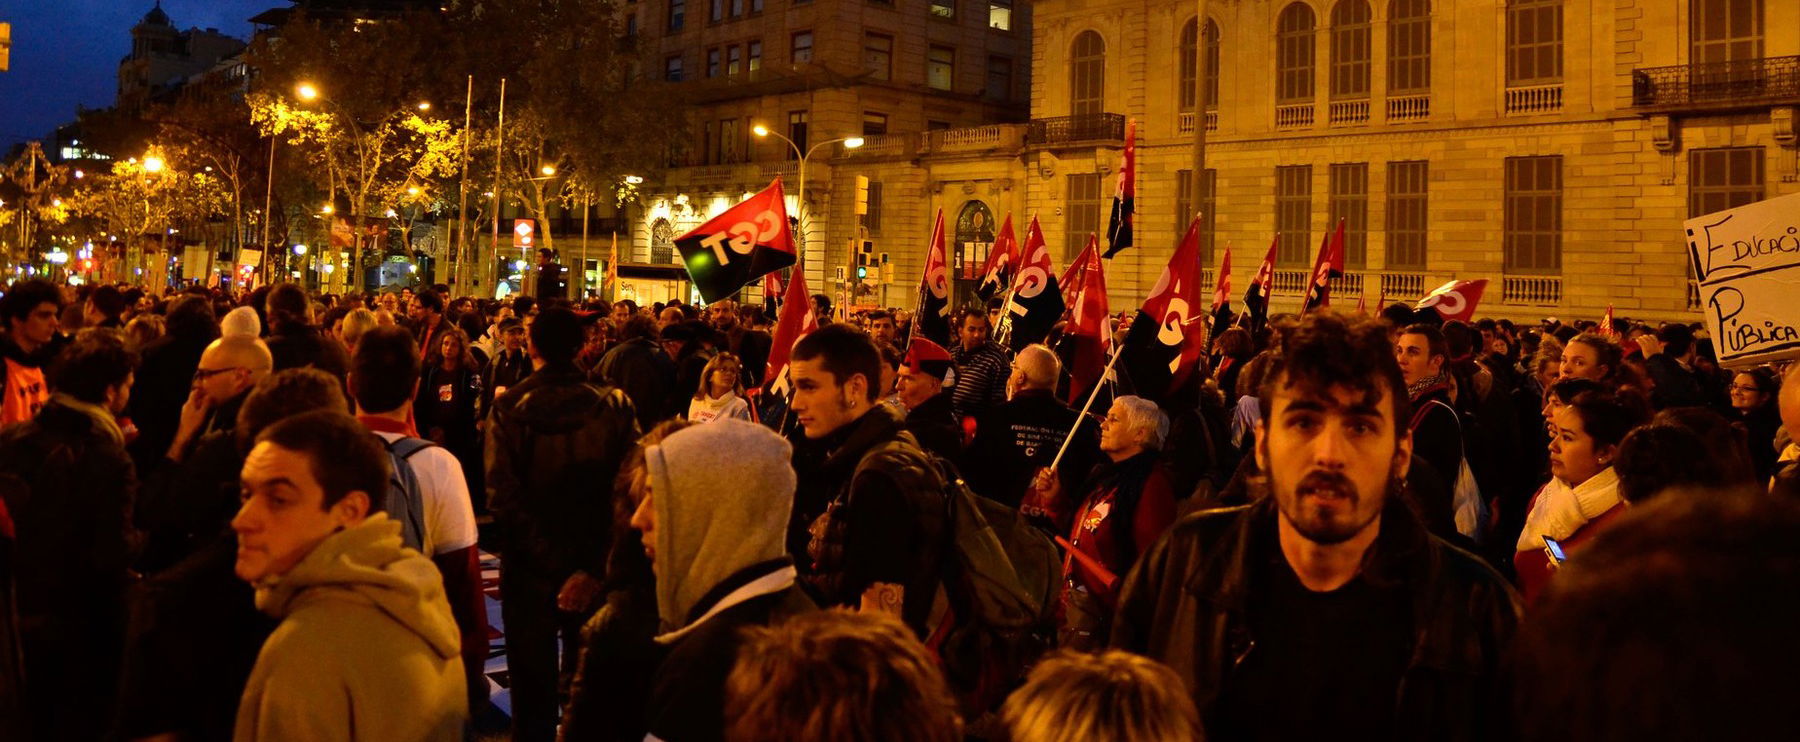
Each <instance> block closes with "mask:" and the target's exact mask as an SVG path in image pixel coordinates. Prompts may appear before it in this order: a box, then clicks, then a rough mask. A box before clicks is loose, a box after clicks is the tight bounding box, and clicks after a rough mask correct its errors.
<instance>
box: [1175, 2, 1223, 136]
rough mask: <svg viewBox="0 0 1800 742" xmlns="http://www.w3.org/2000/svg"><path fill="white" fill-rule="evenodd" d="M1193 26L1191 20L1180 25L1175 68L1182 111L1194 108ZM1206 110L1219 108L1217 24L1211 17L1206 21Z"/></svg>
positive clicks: (1188, 111) (1190, 110) (1191, 110)
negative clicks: (1179, 44)
mask: <svg viewBox="0 0 1800 742" xmlns="http://www.w3.org/2000/svg"><path fill="white" fill-rule="evenodd" d="M1194 28H1195V24H1194V22H1193V21H1188V23H1187V25H1186V26H1182V27H1181V54H1180V55H1179V56H1180V65H1181V68H1180V69H1179V70H1176V76H1177V79H1178V80H1180V82H1179V83H1178V84H1179V85H1180V87H1181V89H1180V90H1178V91H1176V97H1177V99H1178V100H1179V101H1180V102H1181V112H1182V113H1192V112H1193V110H1194V52H1195V49H1194ZM1205 49H1206V110H1208V111H1216V110H1218V109H1219V24H1217V23H1213V22H1212V20H1211V19H1208V20H1207V21H1206V46H1205Z"/></svg>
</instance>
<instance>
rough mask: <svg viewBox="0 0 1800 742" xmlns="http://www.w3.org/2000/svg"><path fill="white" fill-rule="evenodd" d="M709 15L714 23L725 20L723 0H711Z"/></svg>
mask: <svg viewBox="0 0 1800 742" xmlns="http://www.w3.org/2000/svg"><path fill="white" fill-rule="evenodd" d="M709 7H710V8H711V10H710V13H709V16H708V17H710V18H711V19H712V21H713V22H714V23H718V22H719V21H722V20H725V0H712V3H711V5H710V6H709Z"/></svg>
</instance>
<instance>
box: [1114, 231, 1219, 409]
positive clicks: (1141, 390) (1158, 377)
mask: <svg viewBox="0 0 1800 742" xmlns="http://www.w3.org/2000/svg"><path fill="white" fill-rule="evenodd" d="M1201 291H1203V289H1202V287H1201V285H1200V220H1199V219H1198V218H1196V219H1194V221H1193V222H1192V223H1190V224H1189V225H1188V231H1187V236H1185V237H1182V238H1181V246H1179V247H1177V248H1175V254H1174V255H1172V256H1170V257H1169V264H1168V266H1167V267H1165V268H1163V272H1162V277H1160V278H1158V279H1156V287H1155V288H1153V289H1151V290H1150V297H1149V298H1147V299H1145V300H1144V306H1143V308H1141V309H1139V310H1138V314H1137V318H1136V319H1133V320H1132V321H1131V332H1130V333H1129V334H1127V335H1126V336H1125V343H1124V345H1123V347H1121V348H1120V349H1119V352H1120V353H1123V354H1124V355H1122V356H1120V357H1119V360H1120V362H1121V363H1120V365H1122V366H1123V367H1124V368H1125V373H1126V374H1127V376H1128V377H1129V378H1130V379H1131V388H1132V390H1133V392H1132V393H1134V394H1136V395H1138V396H1140V397H1144V398H1146V399H1160V398H1162V397H1163V395H1164V394H1166V393H1167V392H1168V391H1169V390H1171V389H1176V388H1178V387H1180V386H1181V384H1182V383H1183V382H1185V381H1186V380H1187V378H1188V376H1189V375H1190V374H1192V373H1193V371H1194V367H1195V366H1196V365H1198V363H1199V360H1200V354H1201V351H1202V350H1203V349H1204V348H1203V347H1202V346H1203V344H1204V336H1205V334H1206V333H1205V329H1206V328H1205V326H1204V325H1203V324H1202V323H1203V320H1202V319H1201V318H1200V317H1197V316H1196V313H1195V310H1197V309H1199V307H1200V302H1201V301H1202V300H1203V299H1202V295H1201Z"/></svg>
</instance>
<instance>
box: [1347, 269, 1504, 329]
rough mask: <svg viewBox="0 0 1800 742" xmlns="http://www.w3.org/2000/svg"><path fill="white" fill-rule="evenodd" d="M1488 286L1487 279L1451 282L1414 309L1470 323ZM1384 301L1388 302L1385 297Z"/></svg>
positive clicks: (1420, 301) (1433, 292)
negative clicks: (1434, 311) (1428, 310)
mask: <svg viewBox="0 0 1800 742" xmlns="http://www.w3.org/2000/svg"><path fill="white" fill-rule="evenodd" d="M1487 284H1488V282H1487V279H1485V278H1482V279H1478V280H1475V281H1451V282H1449V283H1446V284H1444V285H1442V286H1439V287H1437V288H1435V289H1432V290H1431V293H1429V294H1426V295H1425V298H1423V299H1420V300H1419V303H1418V304H1417V305H1415V306H1414V307H1413V309H1435V310H1437V313H1438V316H1439V317H1442V318H1444V320H1445V321H1449V320H1453V319H1455V320H1462V321H1464V322H1468V321H1469V320H1471V319H1473V318H1474V317H1475V306H1476V305H1477V304H1480V303H1481V294H1482V293H1483V292H1485V291H1487ZM1383 301H1384V302H1385V301H1386V297H1385V296H1384V297H1383ZM1375 311H1377V312H1379V311H1381V309H1380V308H1379V307H1378V308H1376V310H1375Z"/></svg>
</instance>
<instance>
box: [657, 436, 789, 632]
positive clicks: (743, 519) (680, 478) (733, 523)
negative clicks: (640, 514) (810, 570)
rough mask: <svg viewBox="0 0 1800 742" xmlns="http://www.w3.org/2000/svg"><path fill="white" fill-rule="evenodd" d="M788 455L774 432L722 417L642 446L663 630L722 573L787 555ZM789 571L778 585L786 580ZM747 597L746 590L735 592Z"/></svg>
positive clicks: (681, 621)
mask: <svg viewBox="0 0 1800 742" xmlns="http://www.w3.org/2000/svg"><path fill="white" fill-rule="evenodd" d="M792 456H793V448H792V447H790V446H789V445H788V442H787V441H785V440H782V438H781V436H779V435H776V434H775V433H774V431H771V430H769V429H768V428H766V427H763V426H761V425H758V424H756V423H753V422H749V421H747V420H738V419H730V418H727V419H719V420H715V421H713V422H711V423H708V424H706V425H697V426H694V427H691V428H687V429H685V430H682V431H680V432H678V433H675V434H674V435H671V436H669V437H668V438H666V439H664V440H663V442H662V444H661V445H657V446H651V447H650V448H648V449H646V450H645V451H644V460H645V464H646V468H647V470H648V473H649V481H650V492H651V500H650V501H651V507H652V508H653V509H654V510H655V511H656V529H655V534H654V535H655V540H656V543H655V548H656V607H657V613H658V614H659V615H660V616H661V617H662V627H663V630H664V631H675V630H678V629H682V628H686V627H687V626H688V624H689V623H690V620H691V618H692V617H691V616H690V614H691V613H692V612H693V610H694V608H695V606H696V605H697V604H698V603H699V602H700V599H701V598H702V597H704V596H705V595H706V593H707V592H708V591H710V590H712V589H713V587H714V586H717V585H718V584H719V583H720V582H723V581H724V580H725V578H727V577H730V576H731V575H733V574H735V573H737V572H738V571H740V570H743V569H744V568H746V567H749V566H752V565H755V564H759V563H762V562H767V561H770V560H773V559H779V558H781V557H783V556H785V555H786V554H787V542H786V539H787V524H788V514H789V511H791V510H792V509H793V506H794V468H793V466H792V465H791V464H790V463H789V460H790V459H791V458H792ZM789 572H790V577H789V579H788V580H787V582H786V584H783V585H781V586H780V587H781V588H785V587H786V586H787V585H791V584H792V579H791V568H790V570H789ZM771 587H773V586H771ZM776 589H780V588H776ZM773 591H774V590H769V592H773ZM764 594H766V593H764ZM748 597H754V595H749V596H741V599H747V598H748ZM721 602H723V601H721ZM694 623H698V622H697V621H695V622H694Z"/></svg>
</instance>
